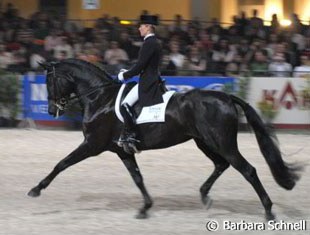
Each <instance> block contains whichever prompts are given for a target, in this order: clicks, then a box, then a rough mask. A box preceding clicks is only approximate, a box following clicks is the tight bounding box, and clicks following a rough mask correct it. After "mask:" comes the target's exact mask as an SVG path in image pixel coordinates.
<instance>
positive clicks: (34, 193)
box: [27, 187, 41, 197]
mask: <svg viewBox="0 0 310 235" xmlns="http://www.w3.org/2000/svg"><path fill="white" fill-rule="evenodd" d="M27 195H28V196H29V197H39V196H40V195H41V192H40V189H38V188H37V187H35V188H33V189H31V190H30V191H29V192H28V194H27Z"/></svg>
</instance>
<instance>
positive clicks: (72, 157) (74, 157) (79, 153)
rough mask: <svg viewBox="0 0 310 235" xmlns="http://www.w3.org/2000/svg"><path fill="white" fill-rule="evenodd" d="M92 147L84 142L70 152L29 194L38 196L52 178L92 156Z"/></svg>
mask: <svg viewBox="0 0 310 235" xmlns="http://www.w3.org/2000/svg"><path fill="white" fill-rule="evenodd" d="M90 156H91V154H90V149H89V147H88V145H87V144H86V143H85V142H84V143H82V144H81V145H80V146H79V147H78V148H77V149H75V150H74V151H73V152H72V153H70V154H69V155H68V156H67V157H66V158H64V159H63V160H61V161H60V162H59V163H58V164H57V165H56V166H55V168H54V169H53V171H52V172H51V173H50V174H49V175H48V176H47V177H46V178H44V179H43V180H42V181H41V182H40V183H39V184H38V185H37V186H36V187H34V188H32V189H31V190H30V191H29V192H28V196H31V197H38V196H40V193H41V190H42V189H45V188H46V187H47V186H48V185H49V184H50V183H51V182H52V180H53V179H54V178H55V177H56V176H57V175H58V174H59V173H60V172H62V171H63V170H65V169H66V168H68V167H69V166H72V165H74V164H76V163H78V162H80V161H82V160H84V159H86V158H88V157H90Z"/></svg>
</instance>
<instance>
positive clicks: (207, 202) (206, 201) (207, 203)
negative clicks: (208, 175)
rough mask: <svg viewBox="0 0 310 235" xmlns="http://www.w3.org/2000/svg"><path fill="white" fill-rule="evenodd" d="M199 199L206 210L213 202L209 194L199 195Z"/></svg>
mask: <svg viewBox="0 0 310 235" xmlns="http://www.w3.org/2000/svg"><path fill="white" fill-rule="evenodd" d="M201 201H202V203H203V204H204V206H205V208H206V209H207V210H208V209H209V208H210V207H211V205H212V202H213V201H212V199H211V198H210V197H209V196H205V197H201Z"/></svg>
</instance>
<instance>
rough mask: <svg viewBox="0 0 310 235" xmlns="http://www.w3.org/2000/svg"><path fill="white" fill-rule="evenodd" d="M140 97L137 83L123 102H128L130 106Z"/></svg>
mask: <svg viewBox="0 0 310 235" xmlns="http://www.w3.org/2000/svg"><path fill="white" fill-rule="evenodd" d="M138 99H139V84H136V85H135V86H134V87H133V88H132V89H131V90H130V92H129V93H128V94H127V96H126V97H125V99H124V100H123V102H122V104H124V103H127V104H128V105H129V106H131V107H132V106H133V105H134V104H135V103H136V102H137V101H138Z"/></svg>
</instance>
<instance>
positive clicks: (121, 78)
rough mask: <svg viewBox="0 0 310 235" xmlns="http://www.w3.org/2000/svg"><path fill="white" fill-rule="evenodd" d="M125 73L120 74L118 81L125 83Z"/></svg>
mask: <svg viewBox="0 0 310 235" xmlns="http://www.w3.org/2000/svg"><path fill="white" fill-rule="evenodd" d="M124 73H125V72H119V73H118V75H117V78H118V80H120V81H121V82H123V81H124Z"/></svg>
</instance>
